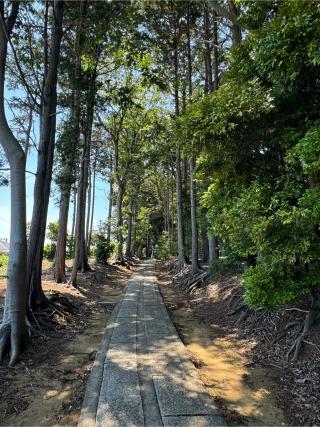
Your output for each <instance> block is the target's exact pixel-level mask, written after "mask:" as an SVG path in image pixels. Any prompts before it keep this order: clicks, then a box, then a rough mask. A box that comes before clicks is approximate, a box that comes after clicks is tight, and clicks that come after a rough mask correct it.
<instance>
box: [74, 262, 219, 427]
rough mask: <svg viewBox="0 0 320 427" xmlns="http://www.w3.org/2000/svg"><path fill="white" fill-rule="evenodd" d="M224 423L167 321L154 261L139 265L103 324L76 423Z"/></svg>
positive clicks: (108, 426) (201, 426)
mask: <svg viewBox="0 0 320 427" xmlns="http://www.w3.org/2000/svg"><path fill="white" fill-rule="evenodd" d="M226 425H227V424H226V422H225V421H224V419H223V418H222V417H221V416H220V414H219V412H218V410H217V408H216V406H215V404H214V402H213V400H212V398H211V397H210V396H209V395H208V394H207V393H206V390H205V387H204V385H203V383H202V382H201V380H200V378H199V376H198V373H197V371H196V369H195V367H194V365H193V364H192V363H191V361H190V360H189V358H188V357H187V354H186V351H185V348H184V345H183V343H182V342H181V340H180V338H179V336H178V334H177V331H176V329H175V327H174V325H173V324H172V322H171V320H170V317H169V315H168V313H167V310H166V308H165V305H164V303H163V300H162V297H161V295H160V292H159V290H158V286H157V283H156V279H155V273H154V265H153V263H152V262H145V263H143V264H140V267H139V268H138V270H137V271H136V272H135V273H134V274H133V275H132V277H131V279H130V280H129V281H128V284H127V286H126V288H125V291H124V293H123V295H122V298H121V300H120V301H119V303H118V304H117V306H116V308H115V310H114V311H113V314H112V316H111V319H110V321H109V323H108V325H107V327H106V332H105V335H104V338H103V341H102V345H101V348H100V350H99V352H98V353H97V356H96V360H95V362H94V365H93V368H92V372H91V375H90V378H89V382H88V386H87V390H86V395H85V398H84V401H83V407H82V411H81V417H80V421H79V426H80V427H118V426H119V427H120V426H121V427H127V426H149V427H157V426H183V427H188V426H192V427H205V426H226Z"/></svg>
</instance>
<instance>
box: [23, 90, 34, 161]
mask: <svg viewBox="0 0 320 427" xmlns="http://www.w3.org/2000/svg"><path fill="white" fill-rule="evenodd" d="M30 102H31V100H30V99H29V96H28V103H30ZM32 123H33V110H32V108H30V109H29V114H28V127H27V130H26V139H25V142H24V153H25V155H26V160H27V158H28V154H29V148H30V139H31V129H32Z"/></svg>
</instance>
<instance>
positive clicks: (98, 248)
mask: <svg viewBox="0 0 320 427" xmlns="http://www.w3.org/2000/svg"><path fill="white" fill-rule="evenodd" d="M92 243H93V245H94V250H93V253H94V256H95V258H96V261H97V262H101V263H106V262H108V259H109V258H110V257H111V256H112V254H113V252H114V249H115V245H114V243H113V242H108V241H107V238H106V237H105V235H104V234H100V233H97V234H94V235H93V236H92Z"/></svg>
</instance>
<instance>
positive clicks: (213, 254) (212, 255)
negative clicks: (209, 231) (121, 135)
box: [208, 236, 219, 263]
mask: <svg viewBox="0 0 320 427" xmlns="http://www.w3.org/2000/svg"><path fill="white" fill-rule="evenodd" d="M208 240H209V263H211V262H213V261H214V260H216V259H218V258H219V249H218V239H217V237H215V236H209V237H208Z"/></svg>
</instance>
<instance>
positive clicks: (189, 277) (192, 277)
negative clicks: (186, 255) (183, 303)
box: [172, 265, 208, 294]
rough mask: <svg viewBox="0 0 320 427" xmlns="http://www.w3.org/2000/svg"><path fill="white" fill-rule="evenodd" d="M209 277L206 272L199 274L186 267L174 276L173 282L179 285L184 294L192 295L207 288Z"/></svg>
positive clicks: (188, 266)
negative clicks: (200, 289)
mask: <svg viewBox="0 0 320 427" xmlns="http://www.w3.org/2000/svg"><path fill="white" fill-rule="evenodd" d="M207 277H208V273H207V272H206V271H202V270H200V271H199V272H198V273H194V272H193V271H192V267H191V266H190V265H186V266H185V267H184V268H183V269H182V270H180V271H178V272H177V273H176V274H175V275H174V276H173V278H172V281H173V282H175V283H178V284H179V286H180V287H181V288H182V290H183V291H184V292H186V293H189V294H192V293H194V292H195V291H196V290H197V289H198V288H200V287H202V286H205V283H206V279H207Z"/></svg>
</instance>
